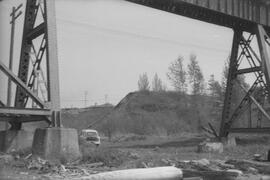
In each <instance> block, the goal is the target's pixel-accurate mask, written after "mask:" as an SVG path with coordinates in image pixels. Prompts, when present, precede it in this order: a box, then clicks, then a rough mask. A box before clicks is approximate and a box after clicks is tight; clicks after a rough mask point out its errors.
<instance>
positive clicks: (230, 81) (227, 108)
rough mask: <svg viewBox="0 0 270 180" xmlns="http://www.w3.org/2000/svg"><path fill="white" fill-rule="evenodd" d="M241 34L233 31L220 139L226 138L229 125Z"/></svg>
mask: <svg viewBox="0 0 270 180" xmlns="http://www.w3.org/2000/svg"><path fill="white" fill-rule="evenodd" d="M242 34H243V32H242V31H238V30H234V36H233V43H232V50H231V57H230V64H229V72H228V78H227V86H226V92H225V99H224V105H223V112H222V119H221V125H220V130H219V136H220V137H227V135H228V128H229V127H228V126H229V125H228V124H227V123H228V120H229V118H230V114H231V101H232V92H233V85H234V80H235V79H236V70H237V57H238V50H239V43H240V41H241V38H242Z"/></svg>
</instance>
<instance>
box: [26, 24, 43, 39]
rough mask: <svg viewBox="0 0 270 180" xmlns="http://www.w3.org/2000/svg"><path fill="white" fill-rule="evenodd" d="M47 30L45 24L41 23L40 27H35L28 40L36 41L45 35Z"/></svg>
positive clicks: (28, 35)
mask: <svg viewBox="0 0 270 180" xmlns="http://www.w3.org/2000/svg"><path fill="white" fill-rule="evenodd" d="M45 28H46V26H45V23H41V24H40V25H38V26H37V27H35V28H34V29H33V30H32V31H31V32H30V33H28V34H27V38H28V39H31V40H33V39H36V38H37V37H39V36H40V35H42V34H44V33H45Z"/></svg>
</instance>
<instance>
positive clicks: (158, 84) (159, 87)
mask: <svg viewBox="0 0 270 180" xmlns="http://www.w3.org/2000/svg"><path fill="white" fill-rule="evenodd" d="M152 90H153V91H156V92H159V91H165V90H166V88H165V85H163V82H162V80H161V79H160V78H159V77H158V75H157V73H156V74H155V76H154V78H153V80H152Z"/></svg>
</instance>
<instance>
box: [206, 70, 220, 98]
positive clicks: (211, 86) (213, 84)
mask: <svg viewBox="0 0 270 180" xmlns="http://www.w3.org/2000/svg"><path fill="white" fill-rule="evenodd" d="M208 90H209V94H210V96H212V97H214V98H216V99H218V100H222V87H221V85H220V83H219V82H218V81H217V80H215V76H214V75H213V74H212V75H210V79H209V81H208Z"/></svg>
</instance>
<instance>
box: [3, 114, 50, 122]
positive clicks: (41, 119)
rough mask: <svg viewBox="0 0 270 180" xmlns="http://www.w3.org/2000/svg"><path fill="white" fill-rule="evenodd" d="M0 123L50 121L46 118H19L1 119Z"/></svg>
mask: <svg viewBox="0 0 270 180" xmlns="http://www.w3.org/2000/svg"><path fill="white" fill-rule="evenodd" d="M0 121H2V122H22V123H24V122H39V121H47V122H48V123H50V122H51V121H50V120H49V119H48V118H47V117H46V116H21V117H17V116H16V118H14V117H1V116H0Z"/></svg>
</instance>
